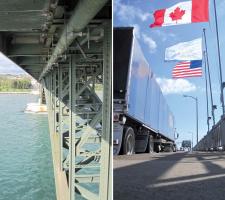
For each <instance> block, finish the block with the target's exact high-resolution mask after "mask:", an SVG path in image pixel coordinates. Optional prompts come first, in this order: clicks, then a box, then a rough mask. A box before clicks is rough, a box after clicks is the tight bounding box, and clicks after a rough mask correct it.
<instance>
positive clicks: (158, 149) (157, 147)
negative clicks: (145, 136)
mask: <svg viewBox="0 0 225 200" xmlns="http://www.w3.org/2000/svg"><path fill="white" fill-rule="evenodd" d="M160 151H161V145H160V144H158V145H157V146H156V153H159V152H160Z"/></svg>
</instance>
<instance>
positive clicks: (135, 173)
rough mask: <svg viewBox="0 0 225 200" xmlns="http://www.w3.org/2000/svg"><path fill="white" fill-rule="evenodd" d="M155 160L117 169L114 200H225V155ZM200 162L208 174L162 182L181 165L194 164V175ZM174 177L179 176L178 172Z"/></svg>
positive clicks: (167, 157) (184, 154) (192, 170)
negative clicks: (166, 175)
mask: <svg viewBox="0 0 225 200" xmlns="http://www.w3.org/2000/svg"><path fill="white" fill-rule="evenodd" d="M145 155H146V154H145ZM135 156H137V155H135ZM147 156H149V155H147ZM149 157H150V156H149ZM153 158H154V159H151V158H149V160H145V161H143V162H139V163H137V164H133V165H129V166H125V167H120V168H115V169H114V200H173V199H174V200H177V199H182V200H214V199H216V200H224V199H225V153H219V152H218V153H194V154H187V153H175V154H169V155H168V154H165V155H163V156H157V157H156V156H155V157H154V156H153ZM117 159H118V158H116V160H117ZM125 159H126V158H124V159H123V162H126V160H125ZM118 160H120V158H119V159H118ZM129 160H132V158H131V157H130V158H128V162H129ZM134 160H135V159H134ZM218 161H220V162H221V161H222V164H223V166H221V163H220V164H218V163H217V162H218ZM199 162H200V163H201V165H202V168H203V172H204V173H200V174H197V175H196V173H193V175H189V176H185V175H184V176H179V177H176V176H175V178H168V179H160V177H161V176H162V175H163V174H165V173H167V172H168V171H169V170H172V168H173V166H175V165H176V164H178V163H179V164H181V165H182V163H189V166H190V163H193V168H191V169H190V170H189V169H188V170H189V172H194V171H195V163H199ZM191 166H192V164H191ZM184 167H187V166H185V164H184ZM223 167H224V168H223ZM186 170H187V169H186ZM205 171H206V172H205ZM170 172H171V171H170ZM173 173H174V174H175V175H176V171H174V172H173ZM189 174H191V173H189ZM173 177H174V176H173Z"/></svg>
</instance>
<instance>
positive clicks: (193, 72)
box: [172, 60, 202, 78]
mask: <svg viewBox="0 0 225 200" xmlns="http://www.w3.org/2000/svg"><path fill="white" fill-rule="evenodd" d="M172 76H173V78H187V77H199V76H202V60H192V61H186V62H179V63H177V64H176V66H175V67H174V68H173V71H172Z"/></svg>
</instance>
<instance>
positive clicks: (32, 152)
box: [0, 94, 56, 200]
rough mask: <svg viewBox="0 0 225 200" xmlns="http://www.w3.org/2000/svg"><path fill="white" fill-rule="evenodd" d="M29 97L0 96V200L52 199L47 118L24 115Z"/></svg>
mask: <svg viewBox="0 0 225 200" xmlns="http://www.w3.org/2000/svg"><path fill="white" fill-rule="evenodd" d="M36 101H37V97H36V96H34V95H28V94H0V200H55V199H56V197H55V185H54V175H53V164H52V156H51V145H50V139H49V133H48V121H47V115H35V114H26V113H24V112H23V110H24V108H25V107H26V104H27V103H30V102H36Z"/></svg>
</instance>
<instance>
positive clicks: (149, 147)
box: [145, 135, 153, 153]
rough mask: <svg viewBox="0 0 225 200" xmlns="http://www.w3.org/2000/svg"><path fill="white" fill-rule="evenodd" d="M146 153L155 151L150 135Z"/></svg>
mask: <svg viewBox="0 0 225 200" xmlns="http://www.w3.org/2000/svg"><path fill="white" fill-rule="evenodd" d="M145 153H153V147H152V145H151V137H150V135H149V136H148V144H147V147H146V151H145Z"/></svg>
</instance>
